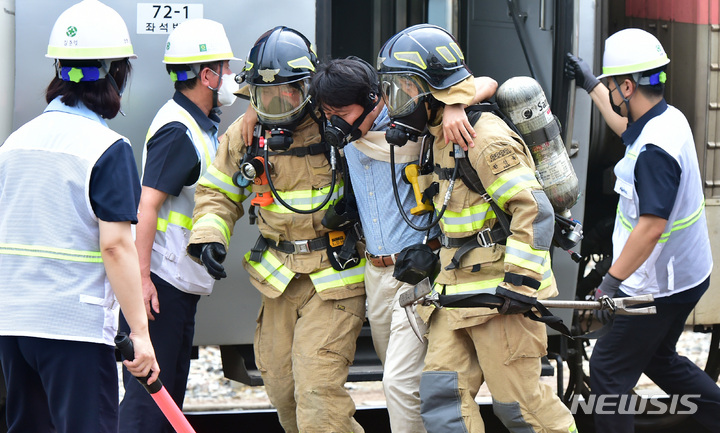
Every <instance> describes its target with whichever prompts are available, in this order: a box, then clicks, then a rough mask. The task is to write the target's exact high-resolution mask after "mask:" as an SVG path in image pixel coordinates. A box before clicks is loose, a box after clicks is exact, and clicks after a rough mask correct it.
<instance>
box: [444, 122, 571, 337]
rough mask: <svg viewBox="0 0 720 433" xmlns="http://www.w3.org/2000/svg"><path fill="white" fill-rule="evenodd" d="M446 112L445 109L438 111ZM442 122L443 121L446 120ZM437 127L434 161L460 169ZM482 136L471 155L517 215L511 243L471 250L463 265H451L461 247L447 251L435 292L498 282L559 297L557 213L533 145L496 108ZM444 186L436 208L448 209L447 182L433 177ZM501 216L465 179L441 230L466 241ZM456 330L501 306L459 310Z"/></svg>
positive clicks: (492, 190)
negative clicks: (525, 280) (509, 277)
mask: <svg viewBox="0 0 720 433" xmlns="http://www.w3.org/2000/svg"><path fill="white" fill-rule="evenodd" d="M440 117H441V114H440ZM440 120H441V119H440ZM439 123H440V121H438V125H437V126H431V127H430V132H431V133H432V134H433V135H434V136H435V142H434V147H433V153H434V158H435V164H436V165H439V166H440V167H442V168H453V167H455V159H454V157H453V155H452V150H453V147H452V144H445V138H444V137H443V131H442V126H441V125H440V124H439ZM474 128H475V131H476V132H477V137H476V138H475V140H474V144H475V145H474V147H470V148H469V149H468V152H467V153H468V160H469V162H470V164H471V165H472V167H473V168H474V169H475V171H476V172H477V174H478V176H479V178H480V180H481V182H482V184H483V186H484V187H485V190H486V191H487V193H488V194H490V196H491V197H492V198H493V200H494V201H495V202H496V203H497V204H498V205H499V206H500V207H501V208H502V209H504V210H505V212H506V213H507V214H508V215H510V216H511V217H512V220H511V224H510V231H511V235H510V236H509V237H508V238H507V240H506V245H500V244H496V245H494V246H492V247H486V248H483V247H480V248H475V249H473V250H471V251H470V252H469V253H467V254H465V255H464V256H463V257H462V259H461V261H460V266H459V267H458V268H456V269H453V270H445V267H446V266H447V265H448V264H450V261H451V259H452V257H453V255H454V254H455V252H456V251H457V248H442V250H441V252H440V263H441V271H440V274H439V275H438V277H437V278H436V280H435V282H436V287H435V289H436V290H438V291H440V290H442V291H443V292H444V293H445V294H454V293H494V292H495V289H496V288H497V287H498V286H501V287H504V288H506V289H509V290H512V291H515V292H517V293H520V294H522V295H525V296H533V297H537V298H539V299H546V298H549V297H553V296H556V295H557V293H558V292H557V286H556V283H555V278H554V276H553V274H552V270H551V269H550V252H549V248H550V245H551V242H552V234H553V228H554V212H553V209H552V206H551V205H550V202H549V201H548V199H547V197H546V196H545V193H544V192H543V190H542V187H541V186H540V183H539V182H538V180H537V178H536V174H535V164H534V162H533V160H532V157H531V155H530V152H529V150H528V149H527V146H525V145H524V144H523V142H522V139H521V138H520V137H519V136H518V135H517V134H515V133H514V132H513V131H512V130H511V129H510V128H509V127H508V126H507V125H506V124H505V122H504V121H503V120H501V119H500V118H498V117H497V116H495V115H493V114H492V113H482V115H481V116H480V118H479V119H478V121H477V122H476V123H475V125H474ZM433 180H434V181H436V182H438V183H439V184H440V191H439V193H438V194H437V195H436V196H435V199H434V201H435V206H436V209H438V210H439V209H440V208H441V207H442V203H443V201H444V197H445V193H446V191H447V189H448V185H449V183H450V181H449V180H447V179H445V180H442V179H440V176H439V175H438V174H437V173H435V174H433ZM496 221H497V218H496V216H495V212H494V211H493V210H492V208H491V207H490V204H489V203H487V202H486V201H485V199H483V198H482V196H480V195H479V194H477V193H475V192H473V191H471V190H470V189H469V188H468V187H467V186H466V185H465V184H464V183H463V181H462V180H460V179H459V178H458V179H457V180H456V182H455V187H454V190H453V191H452V195H451V198H450V201H449V202H448V206H447V209H446V211H445V214H444V215H443V218H442V220H441V222H440V226H441V229H442V232H443V234H444V235H445V236H447V237H451V238H464V237H468V236H471V235H474V234H476V233H478V232H479V231H481V230H483V229H485V228H492V227H493V226H494V225H495V222H496ZM506 272H510V273H514V274H519V275H522V276H526V277H529V278H532V279H533V280H535V281H538V282H540V288H539V289H537V290H535V289H533V288H531V287H528V286H525V285H520V286H517V285H513V284H510V283H508V282H506V281H504V279H505V278H504V277H505V273H506ZM453 312H454V313H453V316H452V317H453V319H451V321H454V326H455V327H466V326H473V325H476V324H480V323H483V322H485V321H486V320H488V319H489V318H490V317H492V316H493V315H494V314H496V313H497V312H496V310H490V309H486V308H460V309H456V310H453Z"/></svg>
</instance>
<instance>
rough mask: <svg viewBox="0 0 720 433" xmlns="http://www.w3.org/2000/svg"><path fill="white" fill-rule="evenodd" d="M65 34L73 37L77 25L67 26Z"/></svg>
mask: <svg viewBox="0 0 720 433" xmlns="http://www.w3.org/2000/svg"><path fill="white" fill-rule="evenodd" d="M65 34H66V35H68V36H70V37H71V38H72V37H74V36H75V35H77V27H75V26H70V27H68V28H67V31H66V32H65Z"/></svg>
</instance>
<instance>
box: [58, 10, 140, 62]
mask: <svg viewBox="0 0 720 433" xmlns="http://www.w3.org/2000/svg"><path fill="white" fill-rule="evenodd" d="M45 57H50V58H52V59H73V60H91V59H122V58H128V57H129V58H132V59H134V58H137V56H136V55H135V53H134V52H133V47H132V44H131V43H130V34H129V33H128V29H127V26H126V25H125V21H123V19H122V17H121V16H120V14H118V13H117V12H115V10H114V9H112V8H111V7H109V6H106V5H105V4H103V3H100V2H99V1H98V0H83V1H81V2H80V3H77V4H75V5H73V6H72V7H70V8H69V9H67V10H66V11H65V12H63V13H62V14H60V16H59V17H58V19H57V21H55V25H54V26H53V29H52V32H50V42H49V43H48V50H47V54H46V55H45Z"/></svg>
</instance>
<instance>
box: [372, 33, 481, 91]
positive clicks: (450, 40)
mask: <svg viewBox="0 0 720 433" xmlns="http://www.w3.org/2000/svg"><path fill="white" fill-rule="evenodd" d="M377 68H378V71H379V73H380V74H381V77H382V75H383V74H414V75H417V76H419V77H421V78H423V79H424V80H425V81H427V83H428V84H429V85H430V86H431V87H434V88H435V89H447V88H448V87H450V86H452V85H454V84H457V83H459V82H460V81H462V80H464V79H465V78H467V77H469V76H470V75H471V72H470V69H469V68H468V67H467V65H466V64H465V57H464V56H463V53H462V50H460V46H459V45H458V43H457V41H456V40H455V38H454V37H453V36H452V35H451V34H450V33H448V31H447V30H445V29H443V28H442V27H438V26H434V25H431V24H418V25H415V26H412V27H409V28H407V29H405V30H402V31H401V32H399V33H398V34H396V35H395V36H393V37H392V38H390V39H389V40H388V41H387V42H385V45H383V47H382V48H381V49H380V54H379V55H378V59H377ZM381 79H382V78H381Z"/></svg>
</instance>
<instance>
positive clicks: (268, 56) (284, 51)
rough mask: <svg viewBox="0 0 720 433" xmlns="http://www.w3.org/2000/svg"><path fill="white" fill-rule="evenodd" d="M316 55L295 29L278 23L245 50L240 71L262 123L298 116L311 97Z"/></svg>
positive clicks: (282, 121)
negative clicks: (246, 52)
mask: <svg viewBox="0 0 720 433" xmlns="http://www.w3.org/2000/svg"><path fill="white" fill-rule="evenodd" d="M316 67H317V55H316V54H315V51H314V49H313V47H312V45H311V44H310V41H309V40H308V39H307V38H306V37H305V36H303V35H302V33H300V32H298V31H297V30H294V29H291V28H289V27H284V26H278V27H275V28H274V29H271V30H268V31H267V32H265V33H264V34H263V35H262V36H260V38H258V40H257V41H256V42H255V45H253V47H252V48H251V49H250V53H248V56H247V61H246V62H245V68H244V69H243V74H244V76H245V81H246V82H247V83H248V86H249V90H250V103H251V104H252V106H253V108H254V109H255V111H256V112H257V114H258V118H259V119H260V121H261V122H262V123H264V124H265V125H273V126H274V125H287V124H292V123H294V122H296V121H297V120H299V119H301V118H302V117H303V116H304V113H305V107H306V106H307V104H308V102H309V100H310V92H309V86H310V77H311V75H312V74H313V72H315V68H316Z"/></svg>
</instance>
